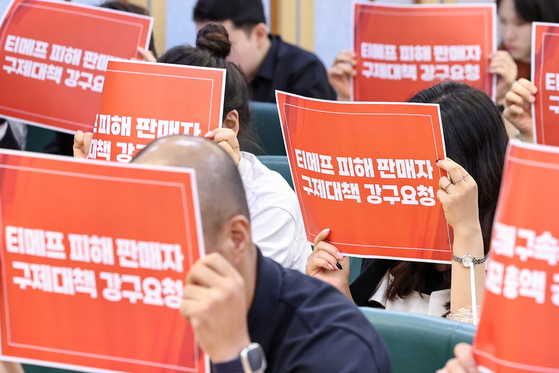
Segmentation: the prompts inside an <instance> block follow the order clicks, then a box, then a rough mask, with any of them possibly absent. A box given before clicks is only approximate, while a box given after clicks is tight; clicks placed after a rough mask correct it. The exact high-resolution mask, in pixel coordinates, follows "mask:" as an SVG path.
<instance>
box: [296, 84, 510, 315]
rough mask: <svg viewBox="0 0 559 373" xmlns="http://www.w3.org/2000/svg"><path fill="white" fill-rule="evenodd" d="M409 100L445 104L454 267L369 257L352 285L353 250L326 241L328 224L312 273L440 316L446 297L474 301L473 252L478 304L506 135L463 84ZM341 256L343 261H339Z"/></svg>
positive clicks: (368, 299)
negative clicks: (346, 254) (467, 259)
mask: <svg viewBox="0 0 559 373" xmlns="http://www.w3.org/2000/svg"><path fill="white" fill-rule="evenodd" d="M411 102H416V103H437V104H439V105H440V110H441V118H442V123H443V131H444V137H445V144H446V150H447V155H448V156H449V157H451V158H452V159H453V160H450V159H446V160H439V161H438V162H437V166H438V167H440V168H441V169H443V170H445V171H447V172H448V175H449V177H450V178H447V177H442V178H441V180H440V182H439V187H440V190H439V191H438V192H437V198H438V199H439V200H440V201H441V203H442V205H443V208H444V211H445V216H446V219H447V221H448V224H449V225H450V226H451V227H452V228H453V229H454V245H453V251H454V258H455V261H453V264H452V270H451V268H450V266H448V265H434V264H428V263H417V262H399V261H393V260H381V259H369V260H364V262H363V267H362V270H361V274H360V276H359V277H358V278H357V279H356V280H355V281H354V282H353V284H352V285H351V287H350V286H349V282H348V278H349V258H343V256H342V255H341V254H340V252H339V251H338V249H337V248H336V247H335V246H333V245H331V244H329V243H327V242H326V239H327V238H328V234H329V230H324V231H322V232H321V233H320V234H319V235H318V236H317V238H316V241H315V250H314V252H313V254H311V256H310V257H309V260H308V262H307V274H309V275H311V276H314V277H317V278H320V279H322V280H324V281H326V282H328V283H330V284H332V285H333V286H335V287H336V288H338V289H339V290H340V291H342V292H343V293H344V294H346V295H347V296H348V297H350V298H351V299H353V300H354V301H355V302H356V303H357V304H358V305H359V306H371V307H380V308H386V309H389V310H397V311H409V312H415V313H424V314H430V315H435V316H443V315H445V314H448V311H449V307H448V301H449V300H450V311H451V312H453V313H454V312H457V311H458V310H460V309H462V308H467V307H468V306H471V304H472V302H471V298H470V277H469V269H468V268H464V267H465V266H464V265H463V264H461V263H459V262H458V261H457V260H459V258H463V257H464V256H465V255H469V256H471V257H473V258H475V259H474V268H475V290H476V300H477V304H481V301H482V297H483V283H484V278H485V268H484V266H483V265H480V264H481V263H482V262H483V261H484V258H485V255H486V254H487V252H488V250H489V240H490V237H491V229H492V222H493V216H494V214H495V208H496V204H497V197H498V194H499V188H500V182H501V175H502V172H503V164H504V157H505V151H506V146H507V141H508V139H507V135H506V131H505V127H504V124H503V120H502V117H501V115H500V113H499V110H498V109H497V107H496V106H495V104H494V103H493V102H492V101H491V99H490V98H489V97H488V96H487V95H486V94H485V93H483V92H481V91H479V90H477V89H475V88H471V87H469V86H467V85H465V84H461V83H455V82H445V83H441V84H439V85H436V86H435V87H432V88H429V89H427V90H425V91H422V92H420V93H418V94H417V95H416V96H415V97H414V98H413V99H412V100H411ZM478 206H479V207H478ZM337 262H339V264H340V265H341V267H342V268H343V269H341V270H340V269H338V268H339V267H338V268H336V266H337V264H336V263H337ZM449 289H450V290H449Z"/></svg>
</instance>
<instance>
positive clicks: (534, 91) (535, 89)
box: [530, 87, 538, 95]
mask: <svg viewBox="0 0 559 373" xmlns="http://www.w3.org/2000/svg"><path fill="white" fill-rule="evenodd" d="M530 92H531V93H532V94H533V95H535V94H536V93H538V89H537V88H536V87H530Z"/></svg>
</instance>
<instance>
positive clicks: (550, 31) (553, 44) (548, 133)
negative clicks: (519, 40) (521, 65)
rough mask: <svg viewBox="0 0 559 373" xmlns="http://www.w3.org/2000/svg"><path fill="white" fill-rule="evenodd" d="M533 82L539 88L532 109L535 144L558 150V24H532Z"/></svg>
mask: <svg viewBox="0 0 559 373" xmlns="http://www.w3.org/2000/svg"><path fill="white" fill-rule="evenodd" d="M532 82H533V83H534V84H535V85H536V86H537V87H538V92H537V93H536V102H535V103H534V104H533V105H532V118H534V127H533V133H534V140H535V142H536V143H538V144H543V145H553V146H559V129H557V120H558V119H559V24H554V23H540V22H533V23H532Z"/></svg>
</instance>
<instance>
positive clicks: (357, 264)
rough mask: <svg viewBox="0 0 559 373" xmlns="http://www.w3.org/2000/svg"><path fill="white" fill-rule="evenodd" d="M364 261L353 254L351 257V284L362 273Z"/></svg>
mask: <svg viewBox="0 0 559 373" xmlns="http://www.w3.org/2000/svg"><path fill="white" fill-rule="evenodd" d="M362 262H363V259H362V258H356V257H353V256H351V257H350V258H349V284H350V285H351V283H352V282H353V281H354V280H355V279H356V278H357V276H359V274H360V273H361V263H362Z"/></svg>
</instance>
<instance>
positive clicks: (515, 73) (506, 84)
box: [328, 0, 559, 135]
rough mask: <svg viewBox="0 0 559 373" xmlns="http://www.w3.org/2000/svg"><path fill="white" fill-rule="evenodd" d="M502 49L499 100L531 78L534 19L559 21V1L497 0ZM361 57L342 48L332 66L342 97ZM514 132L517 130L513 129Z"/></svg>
mask: <svg viewBox="0 0 559 373" xmlns="http://www.w3.org/2000/svg"><path fill="white" fill-rule="evenodd" d="M497 10H498V19H499V30H500V34H501V37H502V45H501V47H500V48H499V49H500V50H499V51H497V52H495V53H493V54H492V55H491V56H490V60H491V62H490V64H489V72H490V73H492V74H496V75H497V103H498V104H504V102H505V95H506V93H507V92H509V91H510V90H511V88H512V85H513V83H514V82H515V81H516V80H517V79H521V78H524V79H530V71H531V70H530V64H531V58H532V55H531V48H532V36H531V35H532V22H552V23H558V22H559V2H558V1H557V0H497ZM356 63H357V60H356V59H355V53H354V52H352V51H348V50H345V51H341V52H340V53H339V54H338V55H337V56H336V58H335V60H334V63H333V65H332V66H331V67H330V69H328V80H329V82H330V85H332V87H333V88H334V90H335V91H336V93H337V97H338V100H340V101H349V99H350V84H349V82H350V78H352V77H354V76H355V75H356V71H355V66H356ZM509 133H510V134H512V135H513V134H514V133H513V132H509Z"/></svg>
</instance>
